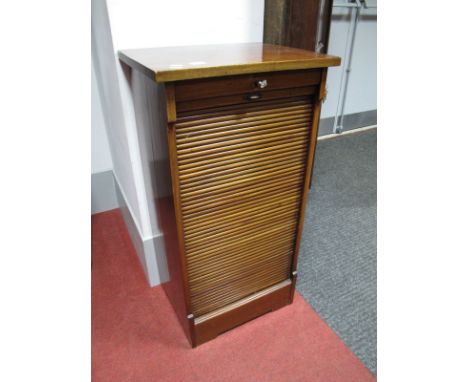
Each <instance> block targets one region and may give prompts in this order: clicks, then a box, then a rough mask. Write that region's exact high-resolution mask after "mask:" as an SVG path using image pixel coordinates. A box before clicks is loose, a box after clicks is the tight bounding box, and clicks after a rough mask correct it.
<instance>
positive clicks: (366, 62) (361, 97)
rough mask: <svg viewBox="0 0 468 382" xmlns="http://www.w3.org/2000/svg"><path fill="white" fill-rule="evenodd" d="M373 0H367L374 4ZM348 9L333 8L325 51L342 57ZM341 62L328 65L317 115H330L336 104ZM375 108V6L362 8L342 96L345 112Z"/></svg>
mask: <svg viewBox="0 0 468 382" xmlns="http://www.w3.org/2000/svg"><path fill="white" fill-rule="evenodd" d="M376 3H377V2H376V1H375V0H374V2H373V3H372V2H369V4H376ZM350 14H351V10H350V9H344V8H333V16H332V23H331V29H330V41H329V46H328V53H329V54H333V55H336V56H340V57H342V59H343V58H344V55H345V48H346V38H347V34H348V27H349V25H350ZM343 68H344V65H343V64H342V65H341V66H340V67H339V68H330V69H329V72H328V81H327V89H328V94H327V99H326V101H325V102H324V104H323V106H322V114H321V118H326V117H333V116H334V115H335V112H336V107H337V104H338V95H339V89H340V79H341V73H342V71H343V70H344V69H343ZM376 109H377V9H376V8H369V9H366V10H362V12H361V19H360V21H359V23H358V27H357V31H356V41H355V46H354V53H353V59H352V68H351V74H350V79H349V84H348V94H347V96H346V104H345V114H352V113H359V112H363V111H368V110H376Z"/></svg>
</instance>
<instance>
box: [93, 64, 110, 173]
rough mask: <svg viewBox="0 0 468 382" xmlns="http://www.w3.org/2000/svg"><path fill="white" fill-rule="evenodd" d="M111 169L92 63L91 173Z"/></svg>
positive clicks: (107, 142) (107, 141)
mask: <svg viewBox="0 0 468 382" xmlns="http://www.w3.org/2000/svg"><path fill="white" fill-rule="evenodd" d="M108 170H112V157H111V153H110V147H109V140H108V138H107V131H106V125H105V122H104V114H103V111H102V105H101V99H100V96H99V91H98V88H97V82H96V74H95V72H94V65H92V68H91V174H95V173H99V172H102V171H108Z"/></svg>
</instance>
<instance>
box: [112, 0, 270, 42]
mask: <svg viewBox="0 0 468 382" xmlns="http://www.w3.org/2000/svg"><path fill="white" fill-rule="evenodd" d="M107 3H108V8H109V16H110V21H111V28H112V37H113V39H114V48H115V49H116V50H118V49H125V48H144V47H157V46H180V45H199V44H216V43H221V44H222V43H234V42H261V41H262V39H263V5H264V4H263V0H236V1H232V0H196V1H194V0H170V1H155V0H108V2H107Z"/></svg>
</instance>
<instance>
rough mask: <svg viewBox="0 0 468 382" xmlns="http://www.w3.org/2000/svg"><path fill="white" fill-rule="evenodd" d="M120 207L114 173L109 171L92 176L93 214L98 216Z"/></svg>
mask: <svg viewBox="0 0 468 382" xmlns="http://www.w3.org/2000/svg"><path fill="white" fill-rule="evenodd" d="M118 207H119V205H118V203H117V196H116V193H115V185H114V172H113V171H112V170H107V171H103V172H98V173H95V174H91V213H92V214H97V213H98V212H104V211H109V210H113V209H114V208H118Z"/></svg>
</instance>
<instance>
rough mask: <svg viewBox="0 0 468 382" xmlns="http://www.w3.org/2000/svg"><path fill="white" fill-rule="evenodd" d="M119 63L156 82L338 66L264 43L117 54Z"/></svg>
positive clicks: (334, 60) (337, 62) (332, 61)
mask: <svg viewBox="0 0 468 382" xmlns="http://www.w3.org/2000/svg"><path fill="white" fill-rule="evenodd" d="M119 58H120V60H121V61H123V62H124V63H126V64H127V65H129V66H130V67H132V68H134V69H136V70H139V71H141V72H143V73H144V74H146V75H147V76H149V77H151V78H153V79H154V80H155V81H157V82H167V81H180V80H189V79H195V78H208V77H220V76H226V75H235V74H249V73H260V72H274V71H280V70H296V69H309V68H323V67H328V66H338V65H340V62H341V59H340V58H339V57H336V56H329V55H326V54H321V53H315V52H312V51H308V50H302V49H296V48H289V47H285V46H279V45H271V44H263V43H245V44H226V45H200V46H185V47H170V48H150V49H130V50H123V51H119Z"/></svg>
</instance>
